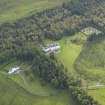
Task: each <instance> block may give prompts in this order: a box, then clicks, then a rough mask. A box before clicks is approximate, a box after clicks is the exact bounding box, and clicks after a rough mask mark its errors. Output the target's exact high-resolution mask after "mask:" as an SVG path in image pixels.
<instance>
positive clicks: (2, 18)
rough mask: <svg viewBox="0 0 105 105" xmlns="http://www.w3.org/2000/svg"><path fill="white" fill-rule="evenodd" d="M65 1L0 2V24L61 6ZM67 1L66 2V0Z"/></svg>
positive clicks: (14, 0)
mask: <svg viewBox="0 0 105 105" xmlns="http://www.w3.org/2000/svg"><path fill="white" fill-rule="evenodd" d="M64 1H65V0H53V1H52V0H0V23H1V22H7V21H8V22H10V21H13V20H17V19H20V18H23V17H26V16H29V15H31V14H33V13H36V12H39V11H43V10H44V9H48V8H53V7H56V6H58V5H61V4H62V3H63V2H64ZM67 1H68V0H67Z"/></svg>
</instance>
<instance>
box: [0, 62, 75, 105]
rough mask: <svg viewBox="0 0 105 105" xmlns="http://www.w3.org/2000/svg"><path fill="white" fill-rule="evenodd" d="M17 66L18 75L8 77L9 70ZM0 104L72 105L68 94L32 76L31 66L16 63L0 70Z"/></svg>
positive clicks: (11, 63)
mask: <svg viewBox="0 0 105 105" xmlns="http://www.w3.org/2000/svg"><path fill="white" fill-rule="evenodd" d="M16 65H19V66H20V68H21V70H22V71H21V72H20V73H19V74H14V75H8V71H9V69H10V68H12V67H14V66H16ZM0 84H1V85H0V104H1V105H42V104H43V105H65V104H66V105H74V103H73V101H72V99H71V98H70V96H69V95H68V93H67V92H66V91H64V90H59V89H55V88H54V87H52V86H51V85H49V84H47V83H45V82H44V81H43V80H42V79H41V78H39V77H38V76H37V75H33V73H32V71H31V66H29V65H28V64H25V63H20V62H17V61H15V60H14V61H11V62H10V63H9V64H7V65H4V66H1V68H0Z"/></svg>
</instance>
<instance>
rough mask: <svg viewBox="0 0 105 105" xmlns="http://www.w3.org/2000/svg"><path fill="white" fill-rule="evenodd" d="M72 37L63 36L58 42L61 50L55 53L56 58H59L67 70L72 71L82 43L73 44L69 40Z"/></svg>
mask: <svg viewBox="0 0 105 105" xmlns="http://www.w3.org/2000/svg"><path fill="white" fill-rule="evenodd" d="M70 39H72V37H65V38H64V39H62V40H61V41H59V42H60V45H61V51H60V53H59V54H58V55H57V58H58V60H60V61H61V62H62V63H63V64H64V65H65V67H66V68H67V69H68V70H69V72H74V62H75V60H76V58H77V57H78V55H79V54H80V52H81V48H82V45H77V44H73V43H71V42H68V41H70Z"/></svg>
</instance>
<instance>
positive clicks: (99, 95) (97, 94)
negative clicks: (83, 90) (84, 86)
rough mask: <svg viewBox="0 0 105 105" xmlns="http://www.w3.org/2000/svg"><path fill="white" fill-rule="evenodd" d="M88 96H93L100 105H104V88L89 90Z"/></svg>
mask: <svg viewBox="0 0 105 105" xmlns="http://www.w3.org/2000/svg"><path fill="white" fill-rule="evenodd" d="M89 95H91V96H93V97H94V99H95V100H97V101H98V102H99V103H100V104H101V105H105V88H100V89H94V90H89Z"/></svg>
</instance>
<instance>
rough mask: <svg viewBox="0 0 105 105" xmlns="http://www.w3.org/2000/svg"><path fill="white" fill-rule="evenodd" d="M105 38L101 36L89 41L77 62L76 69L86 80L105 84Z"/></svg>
mask: <svg viewBox="0 0 105 105" xmlns="http://www.w3.org/2000/svg"><path fill="white" fill-rule="evenodd" d="M104 58H105V38H104V36H103V37H102V36H101V35H100V36H99V37H97V38H94V40H92V41H88V42H87V43H86V44H85V45H84V47H83V49H82V51H81V53H80V55H79V57H78V58H77V61H76V65H75V66H76V69H77V72H78V73H80V75H82V76H84V77H85V78H86V79H90V80H91V81H92V80H93V81H96V82H99V81H100V82H104V83H105V81H104V80H105V79H104V77H105V75H104V74H105V70H104V67H105V59H104Z"/></svg>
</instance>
